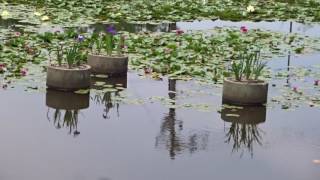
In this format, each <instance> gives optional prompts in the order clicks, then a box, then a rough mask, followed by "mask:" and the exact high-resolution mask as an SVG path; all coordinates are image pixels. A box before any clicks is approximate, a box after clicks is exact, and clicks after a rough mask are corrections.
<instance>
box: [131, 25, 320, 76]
mask: <svg viewBox="0 0 320 180" xmlns="http://www.w3.org/2000/svg"><path fill="white" fill-rule="evenodd" d="M319 43H320V42H319V39H312V38H308V37H303V36H299V35H296V34H292V35H285V34H281V33H274V32H267V31H260V30H250V31H249V32H248V33H241V32H240V31H239V30H238V29H226V28H223V29H220V28H217V29H215V30H212V31H205V32H201V31H198V32H197V31H196V32H193V33H185V34H179V33H178V32H177V33H152V34H149V33H140V34H129V40H128V44H129V52H130V53H132V54H133V55H134V56H132V57H131V65H132V68H133V69H138V70H140V69H144V70H145V71H146V72H156V73H161V74H165V75H169V76H170V77H180V78H181V77H188V78H202V79H207V80H209V81H221V80H222V79H223V77H224V76H225V75H227V73H228V64H229V63H230V60H231V59H233V57H234V56H236V55H237V54H238V51H239V49H240V48H242V47H244V46H247V45H253V46H254V47H257V48H259V49H261V53H262V57H263V58H264V59H265V60H267V59H271V58H272V57H275V56H283V55H286V54H287V53H288V52H292V53H306V52H310V51H315V50H319V47H320V46H319V45H320V44H319Z"/></svg>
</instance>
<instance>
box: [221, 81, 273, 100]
mask: <svg viewBox="0 0 320 180" xmlns="http://www.w3.org/2000/svg"><path fill="white" fill-rule="evenodd" d="M267 99H268V83H266V82H264V81H235V80H233V79H231V78H226V79H225V80H224V82H223V95H222V101H223V103H227V104H236V105H261V104H265V103H266V102H267Z"/></svg>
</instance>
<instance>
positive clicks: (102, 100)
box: [94, 92, 119, 119]
mask: <svg viewBox="0 0 320 180" xmlns="http://www.w3.org/2000/svg"><path fill="white" fill-rule="evenodd" d="M117 96H119V92H115V93H114V95H113V93H112V92H106V93H103V94H96V95H95V97H94V101H95V102H96V103H98V104H104V105H105V110H104V111H105V114H103V118H105V119H110V116H108V114H109V112H110V110H111V109H112V108H114V106H115V105H116V108H117V113H118V117H119V103H117V102H116V101H115V100H114V97H117Z"/></svg>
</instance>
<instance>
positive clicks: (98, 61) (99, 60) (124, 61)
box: [88, 54, 128, 76]
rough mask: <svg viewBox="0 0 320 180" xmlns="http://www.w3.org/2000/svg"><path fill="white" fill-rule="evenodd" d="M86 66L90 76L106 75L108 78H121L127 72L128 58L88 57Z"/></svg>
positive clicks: (90, 55)
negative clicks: (88, 68)
mask: <svg viewBox="0 0 320 180" xmlns="http://www.w3.org/2000/svg"><path fill="white" fill-rule="evenodd" d="M88 64H89V65H90V66H91V73H92V74H107V75H108V76H123V75H126V74H127V71H128V57H127V56H123V57H121V56H120V57H116V56H114V57H113V56H101V55H92V54H89V55H88Z"/></svg>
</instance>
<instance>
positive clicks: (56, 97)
mask: <svg viewBox="0 0 320 180" xmlns="http://www.w3.org/2000/svg"><path fill="white" fill-rule="evenodd" d="M89 97H90V96H89V94H75V93H72V92H61V91H55V90H49V89H48V90H47V92H46V105H47V106H48V107H49V108H48V112H47V119H48V120H49V121H52V122H53V125H54V126H55V127H56V128H57V129H61V128H67V129H68V132H69V134H73V135H74V136H77V135H79V134H80V131H79V130H78V122H79V120H78V117H79V113H80V110H81V109H87V108H88V107H89V101H90V98H89ZM50 109H54V110H53V112H51V111H50Z"/></svg>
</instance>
